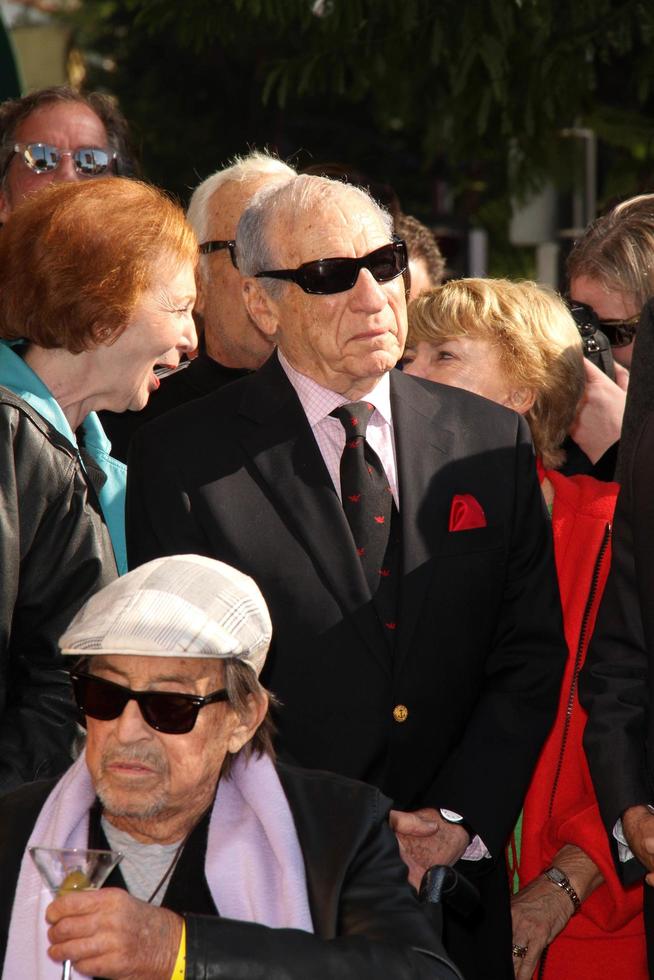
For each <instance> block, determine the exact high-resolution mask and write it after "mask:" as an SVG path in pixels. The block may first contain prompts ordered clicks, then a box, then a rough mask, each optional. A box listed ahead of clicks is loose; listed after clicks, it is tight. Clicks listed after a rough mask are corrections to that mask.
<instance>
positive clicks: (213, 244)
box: [100, 150, 295, 462]
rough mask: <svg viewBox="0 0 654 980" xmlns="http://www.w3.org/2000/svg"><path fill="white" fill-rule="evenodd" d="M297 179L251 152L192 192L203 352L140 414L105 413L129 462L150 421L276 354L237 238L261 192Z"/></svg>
mask: <svg viewBox="0 0 654 980" xmlns="http://www.w3.org/2000/svg"><path fill="white" fill-rule="evenodd" d="M294 176H295V171H294V170H293V169H292V168H291V167H289V166H288V165H287V164H285V163H283V162H282V161H281V160H278V159H277V158H276V157H273V156H270V155H269V154H268V153H265V152H261V151H259V150H253V151H252V152H251V153H249V154H248V155H247V156H245V157H236V158H235V160H234V161H233V162H232V163H231V164H230V166H228V167H225V168H224V169H223V170H218V171H217V172H216V173H215V174H212V175H211V177H207V179H206V180H204V181H202V183H201V184H199V185H198V186H197V187H196V188H195V190H194V191H193V195H192V197H191V200H190V202H189V207H188V212H187V218H188V220H189V223H190V224H191V225H192V227H193V229H194V230H195V233H196V235H197V237H198V241H199V242H200V261H199V263H198V268H197V274H196V285H197V290H198V295H197V300H196V303H195V307H194V310H193V315H194V318H195V321H196V324H197V328H198V336H199V338H200V349H199V351H198V355H197V357H195V358H194V359H193V360H192V361H185V362H182V367H181V368H180V369H179V370H178V371H176V372H175V373H174V374H171V375H169V376H167V377H163V378H162V379H161V386H160V387H159V389H158V390H157V391H156V392H153V395H152V397H151V398H150V401H149V402H148V404H147V405H146V407H145V408H144V409H142V410H141V411H140V412H121V413H120V414H118V413H115V412H101V413H100V420H101V422H102V426H103V428H104V430H105V432H106V433H107V435H108V436H109V439H110V441H111V451H112V455H114V456H115V457H116V458H117V459H120V460H122V461H123V462H127V454H128V450H129V444H130V441H131V439H132V436H133V435H134V433H135V432H136V431H137V429H140V428H141V426H142V425H143V424H144V423H145V422H148V421H150V420H151V419H154V418H157V417H158V416H159V415H163V413H164V412H169V411H170V410H171V409H172V408H176V407H177V406H178V405H183V404H184V403H185V402H188V401H192V400H194V399H195V398H201V397H202V395H208V394H210V392H212V391H216V389H218V388H222V387H223V386H224V385H226V384H229V383H230V382H232V381H235V380H236V379H237V378H242V377H243V375H244V374H247V373H248V372H250V371H255V370H256V369H257V368H258V367H261V365H262V364H263V363H264V361H265V360H267V359H268V357H270V355H271V353H272V352H273V350H274V347H275V345H274V342H273V341H272V340H271V339H270V338H269V337H268V336H267V335H266V334H264V333H263V332H262V331H261V330H259V328H258V327H257V325H256V324H255V323H254V321H253V320H252V318H251V317H250V316H249V314H248V312H247V310H246V308H245V303H244V302H243V294H242V290H241V275H240V273H239V271H238V266H237V260H236V243H235V241H234V238H235V236H236V226H237V224H238V219H239V218H240V217H241V214H242V213H243V211H244V209H245V208H246V206H247V205H248V204H249V202H250V201H251V200H252V198H253V197H254V195H255V194H256V193H257V191H259V190H261V188H262V187H266V186H271V185H272V184H280V183H283V182H284V181H286V180H288V179H289V178H290V177H294Z"/></svg>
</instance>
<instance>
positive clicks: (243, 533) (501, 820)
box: [127, 175, 564, 980]
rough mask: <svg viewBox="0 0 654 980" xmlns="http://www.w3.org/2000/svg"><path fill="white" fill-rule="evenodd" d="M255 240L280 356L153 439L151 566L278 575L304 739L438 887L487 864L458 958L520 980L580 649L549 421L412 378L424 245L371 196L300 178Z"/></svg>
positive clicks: (277, 657) (291, 693)
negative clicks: (539, 829) (517, 918)
mask: <svg viewBox="0 0 654 980" xmlns="http://www.w3.org/2000/svg"><path fill="white" fill-rule="evenodd" d="M236 241H237V254H238V262H239V268H240V270H241V272H242V273H243V275H244V277H245V278H244V284H243V291H244V297H245V303H246V306H247V309H248V311H249V314H250V316H251V317H252V319H253V320H254V321H255V322H256V324H257V325H258V327H259V329H260V330H261V331H262V332H264V333H265V334H266V335H267V336H269V337H270V339H271V340H274V341H276V342H277V345H278V348H277V353H275V354H273V355H272V357H271V358H270V359H269V360H268V361H267V362H266V364H265V365H264V366H263V367H262V368H261V369H260V370H259V371H258V372H256V373H255V374H253V375H250V376H248V377H247V378H243V379H241V380H240V381H237V382H235V383H234V384H233V385H230V386H228V387H226V388H224V389H223V390H222V391H220V392H217V393H216V394H215V395H212V396H208V397H207V398H205V399H203V400H202V402H200V403H194V404H190V405H186V406H183V407H182V408H180V409H177V410H176V411H175V412H174V413H170V414H169V415H168V416H167V417H166V418H165V419H159V420H156V421H155V422H153V423H151V424H150V425H149V426H147V427H144V429H143V430H141V432H139V433H137V435H136V437H135V440H134V442H133V445H132V453H131V454H130V467H131V471H130V477H129V479H128V506H127V520H128V549H129V559H130V562H131V564H132V566H134V565H138V564H139V563H140V562H142V561H147V560H149V559H151V558H152V557H154V556H156V555H160V554H174V553H176V552H186V551H189V550H192V551H198V552H199V553H203V554H208V555H212V556H213V557H220V558H221V559H222V560H224V561H227V562H229V563H230V564H233V565H235V566H236V567H238V568H240V569H242V570H243V571H245V572H247V574H250V575H252V576H253V578H255V580H256V581H257V583H258V584H259V586H260V588H261V589H262V591H263V594H264V595H265V597H266V601H267V602H268V605H269V608H270V611H271V616H272V621H273V627H274V631H275V640H274V643H273V649H272V652H271V658H270V660H269V663H268V666H267V668H266V677H267V682H269V683H270V684H271V686H272V688H273V689H274V690H275V692H276V693H277V694H278V695H279V697H280V700H281V702H282V703H283V705H284V710H283V712H281V713H280V714H279V718H278V725H279V745H280V747H281V749H282V750H283V751H285V752H286V753H288V754H289V755H290V756H292V757H293V758H295V759H296V760H297V761H298V762H299V763H300V764H302V765H307V766H311V767H315V768H319V769H328V770H329V769H331V770H334V771H336V772H340V773H342V774H343V775H349V776H355V777H356V778H359V779H364V780H366V781H369V782H371V783H373V784H374V785H377V786H378V787H379V788H380V789H381V790H382V791H383V792H385V793H386V794H387V795H389V796H391V797H392V798H393V800H394V805H395V810H394V811H393V814H392V824H393V827H394V829H395V830H396V833H397V836H398V839H399V841H400V846H401V849H402V853H403V856H404V857H405V860H406V862H407V865H408V867H409V871H410V879H411V881H412V883H413V884H415V885H416V886H417V885H418V884H419V882H420V880H421V877H422V874H423V872H424V871H425V870H426V869H427V868H428V867H430V866H431V865H434V864H454V863H455V862H457V861H459V859H461V858H464V860H463V861H462V866H463V867H464V869H465V871H464V873H465V874H467V875H469V876H470V877H473V878H474V879H475V883H476V884H478V886H479V888H480V891H481V892H482V909H481V910H479V911H478V913H477V914H475V915H474V916H473V917H472V918H471V919H470V921H469V922H465V921H463V920H462V919H457V917H456V916H449V917H448V916H447V914H446V921H445V942H446V948H447V949H448V951H449V952H450V954H451V955H452V958H453V959H454V960H455V962H457V965H458V966H459V967H460V969H461V970H462V972H463V973H464V975H465V976H466V978H469V980H472V978H474V977H477V976H479V977H481V976H484V977H488V976H492V977H493V978H494V980H502V978H507V980H508V978H510V977H513V966H512V957H511V931H510V916H509V902H508V898H509V896H508V887H507V879H506V868H505V862H504V857H503V853H504V852H503V848H504V845H505V842H506V840H507V838H508V836H509V834H510V832H511V831H512V829H513V826H514V822H515V819H516V817H517V814H518V812H519V809H520V805H521V802H522V798H523V795H524V793H525V790H526V786H527V784H528V782H529V775H530V772H531V769H532V767H533V765H534V763H535V760H536V757H537V755H538V751H539V749H540V746H541V744H542V741H543V739H544V737H545V734H546V732H547V730H548V728H549V726H550V724H551V721H552V718H553V714H554V709H555V704H556V699H557V691H558V685H559V681H560V676H561V669H562V664H563V659H564V647H563V640H562V635H561V624H560V609H559V599H558V592H557V586H556V581H555V578H554V570H553V565H552V555H551V542H550V538H549V533H550V532H549V528H548V525H547V519H546V517H545V515H544V513H543V506H542V499H541V496H540V490H539V487H538V481H537V478H536V469H535V466H534V459H533V449H532V446H531V442H530V437H529V434H528V430H527V429H526V427H525V426H524V424H523V422H522V420H521V419H520V417H519V416H517V415H515V414H514V413H512V412H509V411H507V410H506V409H503V408H501V407H499V406H496V405H494V404H491V403H490V402H488V401H486V400H484V399H480V398H478V397H476V396H473V395H471V394H469V393H468V392H464V391H462V390H457V389H454V388H449V387H446V386H442V385H435V384H432V383H431V382H425V381H422V380H420V379H416V378H412V377H408V376H405V375H403V374H402V373H401V372H397V371H393V370H392V369H393V367H394V365H395V364H396V362H397V361H398V359H399V358H400V356H401V354H402V351H403V348H404V342H405V337H406V327H407V322H406V302H405V282H404V278H403V274H404V272H405V270H406V267H407V262H408V255H407V249H406V245H405V243H404V242H403V241H402V240H400V239H397V238H395V237H394V236H393V229H392V223H391V219H390V216H389V215H388V214H387V213H386V212H385V211H383V210H382V209H381V208H380V207H379V206H378V205H377V204H376V203H375V202H374V201H373V200H372V198H371V197H370V196H369V195H368V194H367V193H366V192H365V191H362V190H360V189H359V188H355V187H352V186H351V185H347V184H343V183H341V182H339V181H332V180H327V179H325V178H320V177H314V176H306V175H305V176H300V177H296V178H293V179H292V180H290V181H288V182H287V183H285V184H284V185H283V186H282V187H280V188H273V189H270V190H264V191H262V192H260V194H259V195H257V197H256V198H255V199H254V200H253V201H252V202H251V204H250V206H249V207H248V208H247V209H246V211H245V212H244V214H243V216H242V217H241V220H240V222H239V226H238V230H237V234H236ZM507 474H508V475H507Z"/></svg>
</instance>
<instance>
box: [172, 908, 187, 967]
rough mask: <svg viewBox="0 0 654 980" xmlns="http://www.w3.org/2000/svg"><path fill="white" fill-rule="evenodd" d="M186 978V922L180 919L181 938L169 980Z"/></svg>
mask: <svg viewBox="0 0 654 980" xmlns="http://www.w3.org/2000/svg"><path fill="white" fill-rule="evenodd" d="M185 976H186V922H185V921H184V919H182V938H181V939H180V941H179V949H178V950H177V959H176V960H175V966H174V967H173V974H172V976H171V978H170V980H184V977H185Z"/></svg>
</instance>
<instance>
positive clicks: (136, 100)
mask: <svg viewBox="0 0 654 980" xmlns="http://www.w3.org/2000/svg"><path fill="white" fill-rule="evenodd" d="M75 24H76V27H77V32H78V39H79V43H80V44H81V45H82V46H83V48H84V49H86V50H88V51H95V52H96V53H97V54H98V56H99V57H98V58H97V59H96V67H95V68H94V69H93V70H92V71H91V74H90V79H89V81H90V83H91V84H99V85H102V86H104V87H105V88H108V89H110V90H112V91H115V92H116V93H117V94H118V95H119V97H120V99H121V103H122V104H123V107H124V109H125V111H126V113H127V114H128V116H130V118H132V119H133V120H134V121H135V122H136V123H137V125H138V127H139V129H140V130H141V132H142V133H143V147H144V155H145V162H146V168H147V170H148V172H149V173H150V174H151V175H152V176H153V177H154V178H155V179H157V180H158V181H159V182H160V183H163V184H166V185H167V186H170V187H172V188H173V189H175V190H177V191H178V192H180V193H184V189H185V188H187V187H189V186H192V185H193V184H194V183H196V182H197V178H198V176H205V175H206V173H208V172H210V171H211V170H212V169H215V167H217V166H219V165H220V163H221V162H222V160H223V159H224V158H225V157H226V156H228V155H230V154H231V153H233V152H236V151H240V150H243V149H245V148H246V146H247V145H248V143H249V144H253V143H256V144H258V145H261V144H262V143H268V144H270V145H273V146H276V147H278V149H279V150H280V152H282V153H283V154H288V153H293V152H295V151H300V154H299V160H300V162H301V163H302V162H306V160H304V159H303V154H304V156H306V157H310V156H313V158H314V159H315V160H319V159H322V160H325V159H340V160H347V161H348V162H351V163H354V164H356V165H358V166H359V167H360V168H363V169H368V171H369V172H371V173H372V174H373V176H375V177H377V178H378V179H384V180H387V181H389V182H391V183H393V184H395V185H396V186H397V188H398V190H399V192H400V195H401V197H402V200H403V203H404V205H405V208H406V209H407V210H413V211H414V212H418V213H419V214H420V213H423V214H426V213H428V212H429V210H430V198H431V197H432V196H433V189H434V178H435V177H439V178H441V179H444V180H446V181H447V182H448V184H449V185H450V186H451V187H452V188H453V190H454V192H455V194H456V195H457V201H458V207H459V211H460V213H463V214H466V215H473V216H476V218H477V219H478V220H479V219H481V220H482V221H485V222H486V223H487V224H490V225H495V224H497V225H500V224H502V223H503V222H505V219H506V216H507V214H508V201H509V197H510V196H514V197H515V196H520V195H522V194H525V193H527V192H528V191H529V190H530V189H533V188H534V187H535V186H537V185H538V184H539V183H540V182H541V181H542V180H543V179H544V178H545V177H547V176H554V177H555V179H556V180H557V181H558V182H559V183H561V182H563V181H565V179H566V176H567V175H568V172H569V170H570V160H569V155H568V150H567V149H566V146H565V141H562V140H561V139H560V137H559V132H560V130H561V129H562V128H563V127H568V126H571V125H573V124H575V123H577V124H582V125H592V126H593V127H595V128H596V130H597V132H598V133H599V135H600V136H601V138H602V140H603V141H604V143H605V145H606V147H607V148H608V150H607V152H606V153H605V155H604V157H603V170H602V181H603V183H602V188H603V192H604V194H605V196H608V195H614V194H625V193H631V192H634V191H636V190H638V189H640V188H641V187H642V186H643V185H644V184H647V183H648V182H649V178H650V173H651V162H652V135H653V133H654V127H653V126H652V121H651V110H652V84H653V81H654V59H653V58H652V57H651V51H652V42H653V40H654V4H652V3H651V2H650V0H622V2H619V0H575V2H574V3H571V2H570V0H185V2H184V3H180V2H179V0H85V2H84V3H83V4H82V5H81V7H80V10H79V11H78V13H77V14H76V21H75ZM102 58H105V62H104V65H105V68H106V65H107V62H106V59H107V58H110V59H111V60H112V62H113V63H115V65H116V69H115V70H114V71H106V70H105V69H103V67H102V65H103V62H102ZM568 144H569V141H568ZM509 157H511V159H512V161H513V164H512V167H511V171H510V173H511V176H510V177H509V166H508V161H509Z"/></svg>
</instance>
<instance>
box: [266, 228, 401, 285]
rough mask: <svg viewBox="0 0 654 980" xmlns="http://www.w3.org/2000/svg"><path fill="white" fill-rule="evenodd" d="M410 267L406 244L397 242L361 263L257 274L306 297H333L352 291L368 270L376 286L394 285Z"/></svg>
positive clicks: (323, 262)
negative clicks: (293, 286) (282, 281)
mask: <svg viewBox="0 0 654 980" xmlns="http://www.w3.org/2000/svg"><path fill="white" fill-rule="evenodd" d="M408 264H409V259H408V255H407V249H406V243H405V242H403V241H402V240H401V239H400V238H395V239H394V240H393V241H392V242H390V243H389V244H388V245H382V247H381V248H376V249H375V251H374V252H369V253H368V254H367V255H362V256H361V258H360V259H316V261H315V262H304V263H303V264H302V265H301V266H300V267H299V268H297V269H273V270H268V271H266V272H257V273H256V278H257V279H264V278H268V279H287V280H288V281H289V282H294V283H295V284H296V285H297V286H299V287H300V289H303V290H304V292H305V293H313V294H315V295H316V296H330V295H331V294H332V293H344V292H346V290H348V289H352V287H353V286H354V284H355V282H356V281H357V276H358V275H359V273H360V272H361V270H362V269H367V270H368V272H369V273H370V274H371V275H372V276H373V278H374V279H375V280H376V282H390V281H391V279H397V277H398V276H401V275H402V273H403V272H404V271H405V270H406V268H407V266H408Z"/></svg>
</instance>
